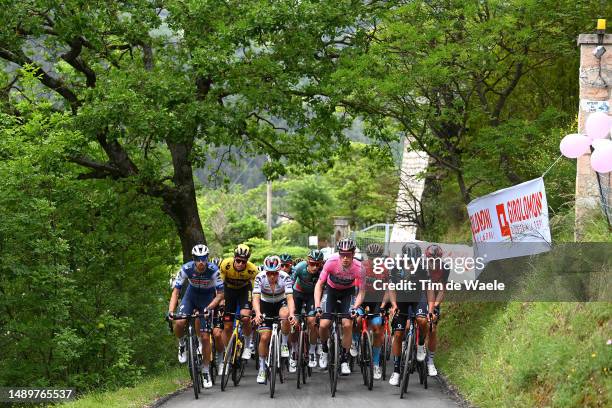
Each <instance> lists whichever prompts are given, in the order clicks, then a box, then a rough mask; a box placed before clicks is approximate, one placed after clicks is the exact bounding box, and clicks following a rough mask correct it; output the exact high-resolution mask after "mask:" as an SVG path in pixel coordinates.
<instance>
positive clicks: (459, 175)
mask: <svg viewBox="0 0 612 408" xmlns="http://www.w3.org/2000/svg"><path fill="white" fill-rule="evenodd" d="M455 173H456V174H457V184H459V190H460V191H461V198H462V199H463V202H464V203H465V205H468V204H469V203H470V201H472V200H471V197H470V192H469V191H468V189H467V187H466V185H465V180H464V179H463V172H461V171H457V172H455Z"/></svg>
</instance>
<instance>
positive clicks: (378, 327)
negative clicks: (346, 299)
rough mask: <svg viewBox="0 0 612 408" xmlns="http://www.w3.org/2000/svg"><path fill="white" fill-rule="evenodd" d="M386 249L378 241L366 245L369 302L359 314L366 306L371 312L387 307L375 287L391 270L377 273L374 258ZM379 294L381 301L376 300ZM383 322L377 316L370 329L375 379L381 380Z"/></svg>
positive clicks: (362, 312)
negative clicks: (375, 283)
mask: <svg viewBox="0 0 612 408" xmlns="http://www.w3.org/2000/svg"><path fill="white" fill-rule="evenodd" d="M384 250H385V248H384V247H383V246H382V245H380V244H376V243H373V244H370V245H368V246H367V247H366V254H367V256H368V259H367V260H365V261H362V264H363V267H364V272H365V291H366V300H367V302H363V303H362V305H361V307H360V308H359V309H357V313H358V314H359V316H363V315H364V314H365V310H366V308H369V312H370V313H372V314H379V313H380V312H381V310H382V309H383V308H384V307H385V303H386V302H385V301H384V300H383V299H384V294H382V296H380V295H381V294H380V293H376V290H375V289H374V282H375V281H382V282H387V281H388V280H389V272H388V271H387V270H386V269H385V268H384V267H383V271H382V272H381V273H376V272H375V271H374V258H380V257H382V256H383V252H384ZM385 292H386V290H385ZM379 296H380V299H381V301H377V300H375V299H376V298H378V297H379ZM361 319H362V318H361V317H358V318H357V327H359V328H360V327H361ZM382 322H383V319H382V316H376V317H374V318H372V319H371V320H370V321H369V329H371V330H372V333H373V340H372V360H373V363H374V379H375V380H380V379H381V378H382V369H381V368H380V351H381V348H382V342H383V337H384V331H383V330H382ZM358 336H359V335H358ZM358 338H359V337H358Z"/></svg>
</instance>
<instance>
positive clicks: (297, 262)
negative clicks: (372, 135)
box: [293, 258, 304, 265]
mask: <svg viewBox="0 0 612 408" xmlns="http://www.w3.org/2000/svg"><path fill="white" fill-rule="evenodd" d="M303 260H304V258H295V259H294V260H293V262H294V263H295V264H296V265H297V264H299V263H300V262H302V261H303Z"/></svg>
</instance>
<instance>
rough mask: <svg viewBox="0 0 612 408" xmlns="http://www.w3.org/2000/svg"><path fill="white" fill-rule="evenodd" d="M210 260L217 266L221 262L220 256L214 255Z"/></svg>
mask: <svg viewBox="0 0 612 408" xmlns="http://www.w3.org/2000/svg"><path fill="white" fill-rule="evenodd" d="M211 262H212V263H213V264H215V265H217V266H219V264H220V263H221V258H217V257H214V258H213V259H212V260H211Z"/></svg>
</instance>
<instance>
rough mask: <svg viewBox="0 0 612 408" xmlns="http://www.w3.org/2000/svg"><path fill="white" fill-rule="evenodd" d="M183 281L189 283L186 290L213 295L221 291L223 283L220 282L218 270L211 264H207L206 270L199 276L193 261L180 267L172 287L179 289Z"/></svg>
mask: <svg viewBox="0 0 612 408" xmlns="http://www.w3.org/2000/svg"><path fill="white" fill-rule="evenodd" d="M185 280H187V281H189V287H188V288H187V289H188V290H190V291H196V292H197V293H202V294H203V293H214V292H216V291H222V290H223V281H222V280H221V274H220V273H219V268H218V267H217V265H215V264H213V263H211V262H209V263H208V264H207V266H206V270H205V271H204V272H203V273H201V274H200V273H198V271H197V269H196V266H195V262H193V261H189V262H187V263H186V264H184V265H183V266H181V269H180V270H179V271H178V273H177V274H176V278H174V285H173V286H174V287H175V288H176V289H181V288H182V287H183V283H185Z"/></svg>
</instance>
